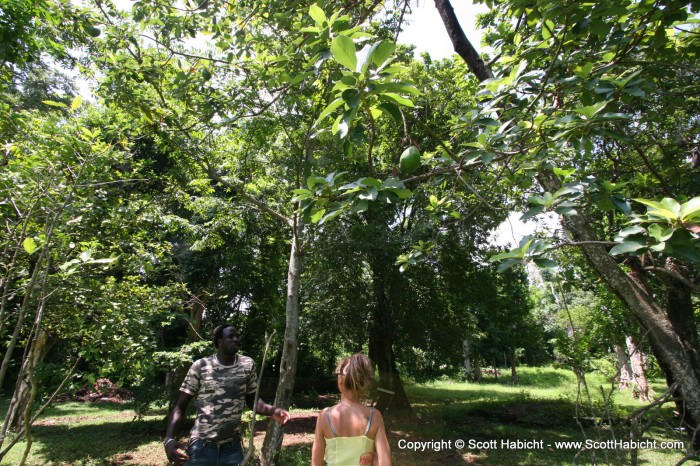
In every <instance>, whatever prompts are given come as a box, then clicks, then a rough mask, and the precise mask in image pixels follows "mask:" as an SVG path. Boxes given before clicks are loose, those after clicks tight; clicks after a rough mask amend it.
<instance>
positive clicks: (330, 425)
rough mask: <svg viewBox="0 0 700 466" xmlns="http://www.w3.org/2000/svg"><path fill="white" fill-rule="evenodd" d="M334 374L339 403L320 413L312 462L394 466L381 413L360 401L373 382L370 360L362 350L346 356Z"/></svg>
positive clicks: (315, 463)
mask: <svg viewBox="0 0 700 466" xmlns="http://www.w3.org/2000/svg"><path fill="white" fill-rule="evenodd" d="M335 373H336V377H337V378H338V390H339V391H340V403H338V404H337V405H335V406H333V407H332V408H326V409H324V410H323V411H321V413H320V414H319V416H318V419H317V421H316V436H315V438H314V446H313V450H312V452H311V465H312V466H324V464H325V465H329V466H330V465H339V466H355V465H363V466H365V465H375V466H391V452H390V451H389V441H388V440H387V439H386V432H385V431H384V420H383V419H382V413H380V412H379V411H377V410H376V409H374V408H371V407H368V406H365V405H364V404H362V403H360V401H359V399H360V398H361V397H362V396H363V395H366V394H367V392H368V391H369V389H370V387H371V385H372V381H373V373H374V371H373V370H372V365H371V364H370V361H369V359H368V358H367V356H365V355H364V354H359V353H358V354H353V355H352V356H348V357H345V358H343V359H342V360H341V361H340V363H339V364H338V367H337V368H336V372H335Z"/></svg>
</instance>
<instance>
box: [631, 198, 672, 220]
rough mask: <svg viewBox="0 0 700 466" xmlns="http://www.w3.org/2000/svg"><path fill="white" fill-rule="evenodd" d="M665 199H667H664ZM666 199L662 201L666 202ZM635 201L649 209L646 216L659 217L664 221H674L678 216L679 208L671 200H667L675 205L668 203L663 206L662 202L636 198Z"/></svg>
mask: <svg viewBox="0 0 700 466" xmlns="http://www.w3.org/2000/svg"><path fill="white" fill-rule="evenodd" d="M666 199H668V198H666ZM666 199H664V201H666ZM635 201H637V202H639V203H641V204H644V205H646V206H649V207H651V209H647V214H649V215H653V216H655V217H661V218H664V219H666V220H675V219H677V218H678V216H679V215H680V210H681V207H680V205H679V204H678V203H677V202H676V201H675V200H673V199H669V201H673V203H675V205H674V204H672V203H670V202H666V204H664V202H663V201H662V202H655V201H651V200H649V199H641V198H637V199H635ZM668 207H671V208H672V209H674V210H670V209H669V208H668Z"/></svg>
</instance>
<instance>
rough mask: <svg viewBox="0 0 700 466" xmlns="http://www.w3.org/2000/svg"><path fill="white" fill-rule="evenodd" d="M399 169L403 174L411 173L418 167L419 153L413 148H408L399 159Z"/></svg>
mask: <svg viewBox="0 0 700 466" xmlns="http://www.w3.org/2000/svg"><path fill="white" fill-rule="evenodd" d="M399 167H400V168H401V171H402V172H404V173H411V172H414V171H416V169H417V168H418V167H420V151H419V150H418V149H417V148H416V147H415V146H409V147H408V148H407V149H406V150H405V151H403V154H401V158H400V159H399Z"/></svg>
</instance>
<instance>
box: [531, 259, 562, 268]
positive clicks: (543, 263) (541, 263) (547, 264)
mask: <svg viewBox="0 0 700 466" xmlns="http://www.w3.org/2000/svg"><path fill="white" fill-rule="evenodd" d="M532 262H534V263H535V265H536V266H537V267H539V268H541V269H548V270H556V269H557V268H558V266H557V263H556V262H554V261H553V260H552V259H547V258H545V257H536V258H534V259H532Z"/></svg>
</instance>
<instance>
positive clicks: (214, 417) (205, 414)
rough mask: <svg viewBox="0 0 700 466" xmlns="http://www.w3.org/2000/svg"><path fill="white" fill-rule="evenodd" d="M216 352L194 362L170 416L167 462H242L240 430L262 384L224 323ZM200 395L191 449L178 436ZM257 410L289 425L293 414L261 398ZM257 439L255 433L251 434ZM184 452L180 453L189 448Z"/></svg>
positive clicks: (204, 465) (205, 465) (216, 465)
mask: <svg viewBox="0 0 700 466" xmlns="http://www.w3.org/2000/svg"><path fill="white" fill-rule="evenodd" d="M212 339H213V341H214V346H215V347H216V349H217V352H216V354H214V355H212V356H209V357H207V358H202V359H199V360H197V361H195V362H194V364H192V366H191V367H190V370H189V371H188V372H187V376H185V380H184V381H183V382H182V385H181V386H180V396H179V397H178V399H177V402H176V403H175V407H174V408H173V410H172V412H171V413H170V419H169V420H168V430H167V433H166V436H165V441H164V442H163V445H164V446H165V454H166V455H167V457H168V460H170V461H171V462H174V463H181V462H183V461H187V465H188V466H195V465H197V466H200V465H201V466H209V465H211V466H229V465H237V464H239V463H240V462H241V461H243V449H242V447H241V437H240V434H241V433H240V427H241V414H242V413H243V404H244V400H245V404H246V405H248V407H249V408H250V409H253V402H254V401H255V390H256V388H257V385H258V380H257V375H256V373H255V362H254V361H253V360H252V359H251V358H249V357H247V356H243V355H240V354H238V344H239V334H238V330H237V329H236V328H235V327H234V326H232V325H229V324H222V325H219V326H218V327H216V328H215V329H214V332H213V333H212ZM195 396H196V401H195V407H196V408H197V417H196V419H195V423H194V427H192V430H191V431H190V440H189V446H186V445H184V444H182V443H180V442H179V441H178V440H177V439H176V438H175V436H176V435H177V432H178V431H179V430H180V426H181V424H182V420H183V419H184V413H185V409H186V408H187V405H188V404H189V402H190V400H191V399H192V398H194V397H195ZM256 408H257V409H256V412H257V413H260V414H264V415H268V416H272V417H273V419H274V420H275V421H277V422H278V423H280V424H282V425H284V424H286V423H287V421H289V413H288V412H287V411H285V410H284V409H280V408H276V407H274V406H271V405H269V404H267V403H265V402H264V401H262V400H258V405H257V407H256ZM251 435H252V433H251ZM185 448H187V449H186V451H185V452H182V451H181V450H185Z"/></svg>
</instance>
